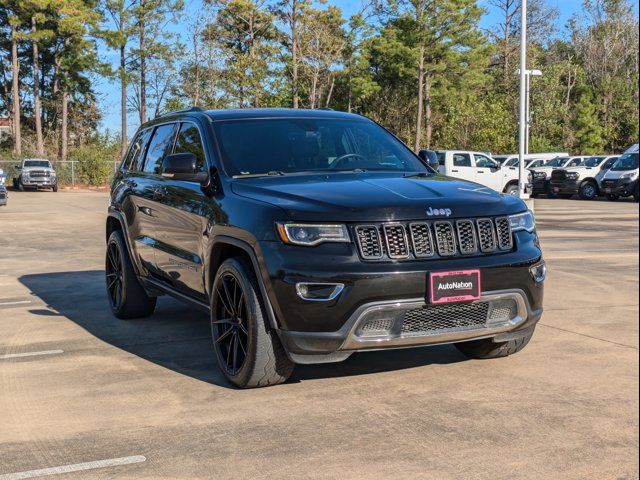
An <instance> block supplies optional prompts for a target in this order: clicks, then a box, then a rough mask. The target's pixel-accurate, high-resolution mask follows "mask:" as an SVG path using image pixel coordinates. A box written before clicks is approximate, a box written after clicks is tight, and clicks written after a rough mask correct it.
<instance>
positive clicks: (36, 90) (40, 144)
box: [31, 17, 44, 155]
mask: <svg viewBox="0 0 640 480" xmlns="http://www.w3.org/2000/svg"><path fill="white" fill-rule="evenodd" d="M31 33H33V34H34V36H35V33H36V17H31ZM38 57H39V55H38V42H37V41H36V40H35V39H34V40H33V118H34V121H35V124H36V151H37V152H38V155H44V141H43V139H42V117H41V115H42V112H41V109H40V64H39V62H38Z"/></svg>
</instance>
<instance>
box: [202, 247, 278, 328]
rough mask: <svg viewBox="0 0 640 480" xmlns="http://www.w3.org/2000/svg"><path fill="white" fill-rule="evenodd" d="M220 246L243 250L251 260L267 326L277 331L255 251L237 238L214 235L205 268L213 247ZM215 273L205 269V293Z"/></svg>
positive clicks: (208, 263) (209, 260)
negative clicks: (265, 313)
mask: <svg viewBox="0 0 640 480" xmlns="http://www.w3.org/2000/svg"><path fill="white" fill-rule="evenodd" d="M220 244H226V245H231V246H233V247H236V248H239V249H241V250H243V251H244V252H245V253H246V254H247V256H248V257H249V259H250V260H251V264H252V265H253V270H254V272H255V274H256V279H257V280H258V288H260V294H261V295H262V299H263V301H264V306H265V309H266V311H267V317H268V319H269V324H270V325H271V327H272V328H274V329H275V330H276V331H278V330H279V329H280V328H279V326H278V321H277V319H276V315H275V311H274V309H273V305H272V304H271V300H270V298H269V294H268V292H267V287H266V283H265V280H264V277H263V272H262V269H261V268H260V262H259V261H258V255H257V254H256V252H255V249H254V248H253V247H252V246H251V244H249V243H247V242H245V241H244V240H239V239H237V238H234V237H230V236H227V235H216V236H215V237H213V239H212V241H211V243H210V245H209V247H208V249H207V260H206V265H207V266H209V265H210V264H211V259H212V258H213V252H214V249H215V247H216V246H217V245H220ZM215 273H216V272H209V269H208V268H207V274H206V277H205V288H206V291H207V292H210V291H211V287H212V283H213V279H214V277H215Z"/></svg>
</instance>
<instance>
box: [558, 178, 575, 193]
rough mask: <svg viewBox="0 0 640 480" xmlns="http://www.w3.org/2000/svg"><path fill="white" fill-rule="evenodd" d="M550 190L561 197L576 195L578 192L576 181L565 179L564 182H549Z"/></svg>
mask: <svg viewBox="0 0 640 480" xmlns="http://www.w3.org/2000/svg"><path fill="white" fill-rule="evenodd" d="M551 188H552V189H553V191H554V192H555V193H559V194H561V195H576V194H578V192H579V190H580V185H579V184H578V180H574V179H570V178H566V179H564V180H560V181H556V180H553V179H552V180H551Z"/></svg>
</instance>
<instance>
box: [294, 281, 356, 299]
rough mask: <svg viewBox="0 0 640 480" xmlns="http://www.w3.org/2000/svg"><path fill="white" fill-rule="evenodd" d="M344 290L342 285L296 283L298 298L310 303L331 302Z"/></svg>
mask: <svg viewBox="0 0 640 480" xmlns="http://www.w3.org/2000/svg"><path fill="white" fill-rule="evenodd" d="M342 290H344V285H343V284H342V283H296V293H297V294H298V296H299V297H300V298H301V299H303V300H307V301H310V302H329V301H331V300H334V299H335V298H336V297H337V296H338V295H340V293H342Z"/></svg>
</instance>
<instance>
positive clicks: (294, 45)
mask: <svg viewBox="0 0 640 480" xmlns="http://www.w3.org/2000/svg"><path fill="white" fill-rule="evenodd" d="M291 5H292V6H291V90H292V94H293V108H300V94H299V88H298V1H297V0H292V4H291Z"/></svg>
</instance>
